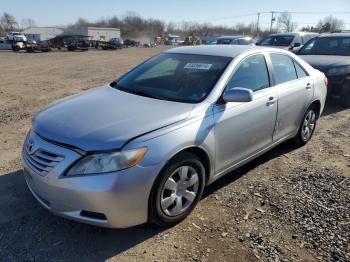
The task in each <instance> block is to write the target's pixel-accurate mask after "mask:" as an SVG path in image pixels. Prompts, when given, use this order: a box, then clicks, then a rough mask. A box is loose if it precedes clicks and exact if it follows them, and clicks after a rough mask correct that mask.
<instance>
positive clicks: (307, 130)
mask: <svg viewBox="0 0 350 262" xmlns="http://www.w3.org/2000/svg"><path fill="white" fill-rule="evenodd" d="M315 125H316V113H315V111H314V110H310V111H309V112H308V113H307V114H306V116H305V118H304V122H303V125H302V127H301V138H302V139H303V140H304V141H305V142H307V141H308V140H309V139H310V138H311V136H312V133H313V131H314V129H315Z"/></svg>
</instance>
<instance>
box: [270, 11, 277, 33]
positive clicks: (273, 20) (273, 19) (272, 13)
mask: <svg viewBox="0 0 350 262" xmlns="http://www.w3.org/2000/svg"><path fill="white" fill-rule="evenodd" d="M274 14H275V12H273V11H272V12H271V24H270V34H271V32H272V25H273V22H275V20H276V19H275V17H274Z"/></svg>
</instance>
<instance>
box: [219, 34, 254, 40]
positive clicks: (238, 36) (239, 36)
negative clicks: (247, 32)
mask: <svg viewBox="0 0 350 262" xmlns="http://www.w3.org/2000/svg"><path fill="white" fill-rule="evenodd" d="M237 38H251V37H250V36H244V35H230V36H219V37H217V38H216V39H217V40H220V39H237Z"/></svg>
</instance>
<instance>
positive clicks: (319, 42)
mask: <svg viewBox="0 0 350 262" xmlns="http://www.w3.org/2000/svg"><path fill="white" fill-rule="evenodd" d="M299 54H301V55H344V56H350V37H319V38H315V39H313V40H311V41H309V42H308V43H307V44H306V45H305V46H304V47H303V49H301V50H300V52H299Z"/></svg>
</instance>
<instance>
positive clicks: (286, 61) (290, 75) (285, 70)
mask: <svg viewBox="0 0 350 262" xmlns="http://www.w3.org/2000/svg"><path fill="white" fill-rule="evenodd" d="M270 58H271V63H272V68H273V75H274V79H275V82H276V84H277V85H278V84H282V83H285V82H289V81H292V80H295V79H297V78H298V77H297V73H296V71H295V68H294V62H293V60H292V59H291V58H290V57H289V56H286V55H282V54H270Z"/></svg>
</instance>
